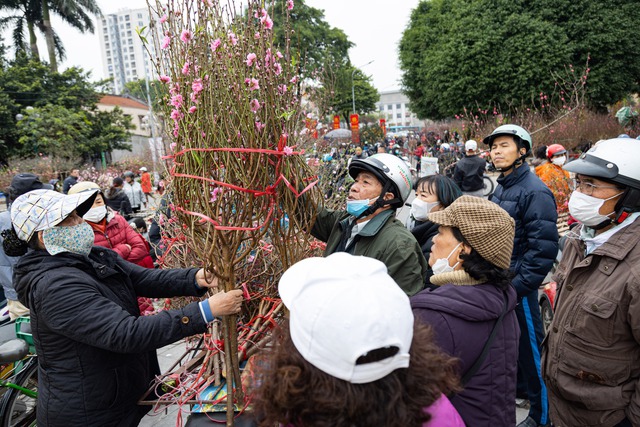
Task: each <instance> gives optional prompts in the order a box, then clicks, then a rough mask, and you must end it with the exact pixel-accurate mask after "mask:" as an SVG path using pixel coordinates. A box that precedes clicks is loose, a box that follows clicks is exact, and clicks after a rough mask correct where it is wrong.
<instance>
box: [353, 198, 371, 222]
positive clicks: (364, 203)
mask: <svg viewBox="0 0 640 427" xmlns="http://www.w3.org/2000/svg"><path fill="white" fill-rule="evenodd" d="M369 203H371V200H369V199H364V200H347V212H348V213H349V214H351V215H353V216H355V217H356V218H358V217H359V216H360V214H362V212H364V211H366V210H367V208H368V207H369Z"/></svg>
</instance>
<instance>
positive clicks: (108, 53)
mask: <svg viewBox="0 0 640 427" xmlns="http://www.w3.org/2000/svg"><path fill="white" fill-rule="evenodd" d="M110 56H111V51H110V50H108V51H107V58H108V57H110Z"/></svg>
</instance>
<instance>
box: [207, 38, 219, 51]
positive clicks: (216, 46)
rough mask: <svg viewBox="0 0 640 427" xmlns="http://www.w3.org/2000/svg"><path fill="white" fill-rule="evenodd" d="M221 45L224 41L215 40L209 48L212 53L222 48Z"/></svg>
mask: <svg viewBox="0 0 640 427" xmlns="http://www.w3.org/2000/svg"><path fill="white" fill-rule="evenodd" d="M221 43H222V41H221V40H220V39H215V40H214V41H212V42H211V45H209V47H210V48H211V52H215V51H216V49H218V47H220V44H221Z"/></svg>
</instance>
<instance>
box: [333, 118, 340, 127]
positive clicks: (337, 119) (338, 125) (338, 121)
mask: <svg viewBox="0 0 640 427" xmlns="http://www.w3.org/2000/svg"><path fill="white" fill-rule="evenodd" d="M333 128H334V129H340V116H338V115H336V116H333Z"/></svg>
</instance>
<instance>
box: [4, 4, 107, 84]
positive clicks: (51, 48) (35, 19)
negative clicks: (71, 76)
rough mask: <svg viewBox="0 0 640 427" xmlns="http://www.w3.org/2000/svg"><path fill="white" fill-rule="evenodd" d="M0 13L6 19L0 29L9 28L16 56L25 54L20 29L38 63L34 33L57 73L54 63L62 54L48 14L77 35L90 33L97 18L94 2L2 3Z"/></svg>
mask: <svg viewBox="0 0 640 427" xmlns="http://www.w3.org/2000/svg"><path fill="white" fill-rule="evenodd" d="M0 11H5V12H8V13H9V15H8V16H6V17H3V18H1V19H0V29H6V28H7V27H9V26H12V27H13V31H12V34H13V42H14V46H15V50H16V53H17V52H26V51H27V47H26V46H27V45H26V42H25V40H24V28H25V27H26V28H27V31H28V34H29V51H30V53H31V56H32V57H33V58H35V59H37V60H39V59H40V54H39V52H38V45H37V35H36V29H38V30H40V32H42V33H43V34H44V36H45V40H46V43H47V52H48V56H49V67H50V68H51V70H52V71H54V72H56V71H58V59H64V57H65V50H64V45H63V44H62V40H61V39H60V37H59V36H58V35H57V33H56V32H55V30H54V29H53V27H52V25H51V14H55V15H57V16H58V17H59V18H61V19H62V21H64V22H65V23H67V24H68V25H70V26H71V27H72V28H75V29H77V30H78V31H80V32H81V33H85V32H87V31H88V32H90V33H93V32H94V25H93V16H92V15H95V16H101V14H102V13H101V12H100V8H99V7H98V4H97V3H96V1H95V0H2V1H0Z"/></svg>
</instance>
